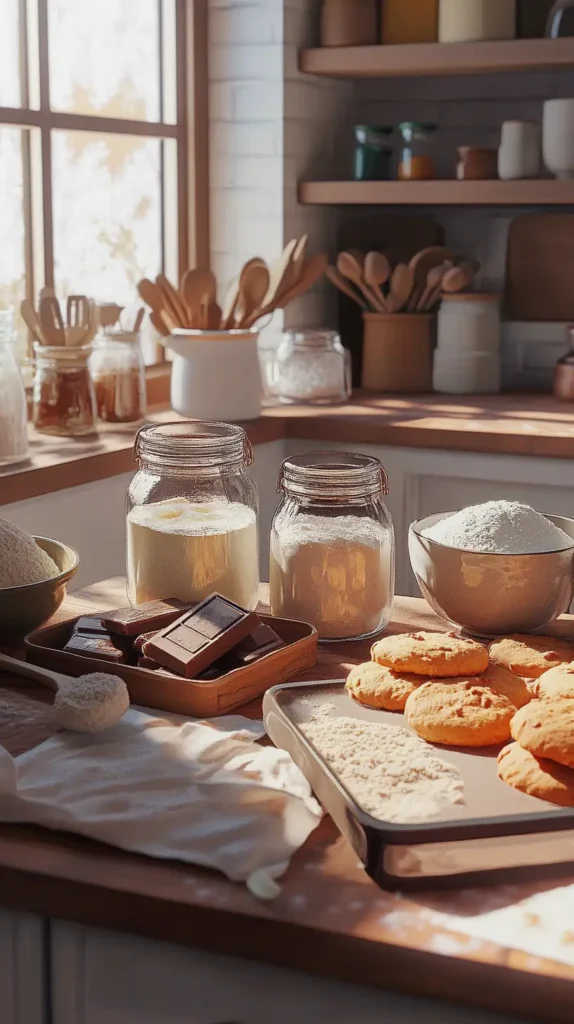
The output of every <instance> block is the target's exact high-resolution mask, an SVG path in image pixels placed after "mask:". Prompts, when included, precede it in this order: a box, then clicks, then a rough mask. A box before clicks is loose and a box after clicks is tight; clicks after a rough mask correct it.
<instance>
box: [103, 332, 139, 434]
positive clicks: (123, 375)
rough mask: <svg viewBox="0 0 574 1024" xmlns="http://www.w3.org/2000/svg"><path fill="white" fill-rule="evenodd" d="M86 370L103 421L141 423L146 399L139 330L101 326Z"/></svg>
mask: <svg viewBox="0 0 574 1024" xmlns="http://www.w3.org/2000/svg"><path fill="white" fill-rule="evenodd" d="M90 373H91V376H92V380H93V382H94V390H95V393H96V407H97V412H98V416H99V418H100V419H101V420H103V422H104V423H141V421H142V420H143V418H144V416H145V404H146V402H145V371H144V364H143V357H142V351H141V346H140V335H139V333H137V334H133V333H131V332H128V331H121V330H114V329H113V328H111V327H108V328H105V329H104V330H103V331H102V332H101V333H100V334H99V335H98V337H97V338H96V341H95V344H94V349H93V351H92V355H91V357H90Z"/></svg>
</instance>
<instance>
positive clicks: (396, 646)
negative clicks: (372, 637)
mask: <svg viewBox="0 0 574 1024" xmlns="http://www.w3.org/2000/svg"><path fill="white" fill-rule="evenodd" d="M371 657H372V659H373V661H376V662H377V663H378V664H379V665H384V666H385V667H386V668H391V669H392V670H393V672H409V673H414V674H415V675H418V676H427V677H429V676H432V677H434V678H438V679H440V678H441V677H445V676H466V675H468V676H475V675H476V676H477V675H479V674H480V673H481V672H484V670H485V669H486V668H487V667H488V652H487V650H486V647H483V645H482V644H479V643H477V641H476V640H467V639H465V638H464V637H460V636H457V634H456V633H399V634H398V635H397V636H386V637H385V638H384V639H383V640H379V641H378V642H377V643H376V644H374V645H373V648H372V651H371Z"/></svg>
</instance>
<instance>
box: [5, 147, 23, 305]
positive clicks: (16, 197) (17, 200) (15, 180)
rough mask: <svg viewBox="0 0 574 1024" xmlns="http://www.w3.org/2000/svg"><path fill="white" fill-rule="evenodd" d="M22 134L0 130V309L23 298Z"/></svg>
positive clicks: (17, 303) (18, 302) (16, 303)
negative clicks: (0, 198) (0, 207)
mask: <svg viewBox="0 0 574 1024" xmlns="http://www.w3.org/2000/svg"><path fill="white" fill-rule="evenodd" d="M22 167H23V165H22V132H21V130H20V129H19V128H6V127H0V195H1V196H2V216H1V217H0V309H6V308H9V307H18V306H19V304H20V301H21V300H22V299H23V298H24V289H25V284H24V281H25V262H24V176H23V172H22Z"/></svg>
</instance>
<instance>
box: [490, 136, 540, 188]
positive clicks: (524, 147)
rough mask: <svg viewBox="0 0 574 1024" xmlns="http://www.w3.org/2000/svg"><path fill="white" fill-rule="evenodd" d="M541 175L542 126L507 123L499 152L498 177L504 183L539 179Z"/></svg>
mask: <svg viewBox="0 0 574 1024" xmlns="http://www.w3.org/2000/svg"><path fill="white" fill-rule="evenodd" d="M539 174H540V125H538V124H537V122H536V121H505V122H504V124H503V125H502V133H501V140H500V149H499V150H498V177H499V178H501V179H502V180H503V181H515V180H517V179H519V178H537V177H538V175H539Z"/></svg>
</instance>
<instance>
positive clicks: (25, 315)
mask: <svg viewBox="0 0 574 1024" xmlns="http://www.w3.org/2000/svg"><path fill="white" fill-rule="evenodd" d="M20 313H21V314H22V319H23V321H24V323H25V324H26V327H27V328H28V330H29V331H30V332H31V333H32V334H33V335H34V337H35V339H36V341H39V342H40V344H41V345H47V344H48V342H47V341H46V338H45V335H44V331H43V328H42V324H41V322H40V317H39V316H38V314H37V312H36V310H35V309H34V306H33V305H32V303H31V302H30V299H23V300H22V302H21V303H20Z"/></svg>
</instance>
